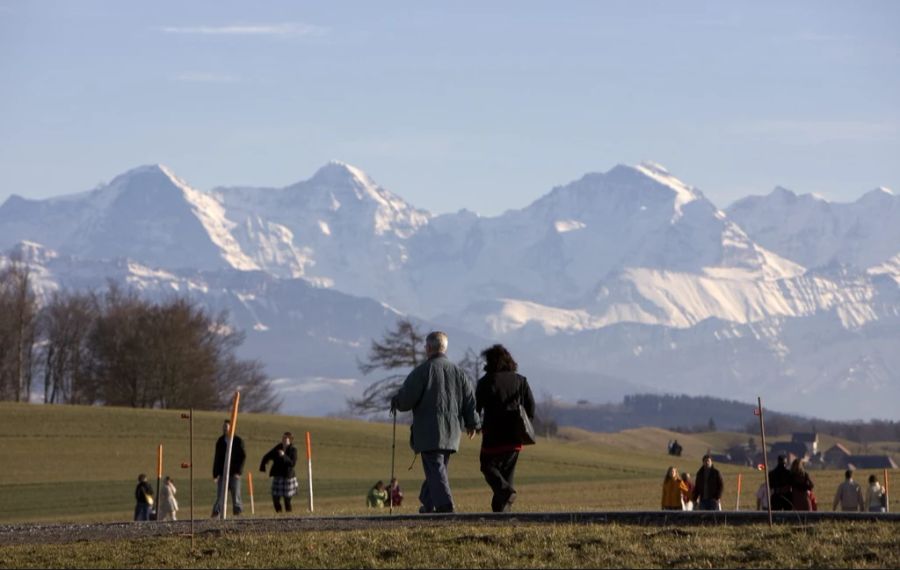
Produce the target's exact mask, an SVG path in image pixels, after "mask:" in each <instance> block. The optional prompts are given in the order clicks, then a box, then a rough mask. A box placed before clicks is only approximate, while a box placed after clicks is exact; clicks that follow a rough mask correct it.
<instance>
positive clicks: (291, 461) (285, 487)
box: [259, 431, 300, 513]
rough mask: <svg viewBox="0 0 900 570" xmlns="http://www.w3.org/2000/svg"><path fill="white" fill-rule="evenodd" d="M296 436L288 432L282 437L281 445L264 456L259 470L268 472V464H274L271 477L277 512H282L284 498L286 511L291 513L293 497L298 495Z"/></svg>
mask: <svg viewBox="0 0 900 570" xmlns="http://www.w3.org/2000/svg"><path fill="white" fill-rule="evenodd" d="M293 443H294V435H293V434H292V433H291V432H289V431H286V432H284V435H282V436H281V443H279V444H278V445H276V446H275V447H273V448H272V449H271V451H269V452H268V453H266V454H265V455H263V458H262V461H261V462H260V464H259V470H260V471H262V472H263V473H265V472H266V464H267V463H269V461H271V462H272V469H271V470H270V471H269V477H271V478H272V504H274V505H275V512H276V513H280V512H281V498H282V497H284V510H285V511H286V512H288V513H289V512H291V510H292V509H291V497H293V496H294V495H296V494H297V489H298V488H299V487H300V485H299V484H298V483H297V475H296V474H295V472H294V466H295V465H297V448H296V447H294V445H293Z"/></svg>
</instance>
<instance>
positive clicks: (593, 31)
mask: <svg viewBox="0 0 900 570" xmlns="http://www.w3.org/2000/svg"><path fill="white" fill-rule="evenodd" d="M0 77H2V81H0V180H2V186H0V200H5V199H6V197H7V196H8V195H9V194H12V193H16V194H21V195H24V196H28V197H35V198H39V197H47V196H53V195H59V194H66V193H72V192H78V191H83V190H88V189H90V188H92V187H94V186H95V185H96V184H97V183H98V182H100V181H108V180H109V179H111V178H112V177H113V176H115V175H117V174H119V173H121V172H123V171H125V170H127V169H129V168H132V167H134V166H137V165H140V164H147V163H156V162H159V163H163V164H167V165H169V166H170V167H172V168H173V169H174V171H175V172H176V173H178V174H179V175H180V176H181V177H182V178H184V179H185V180H187V181H188V182H189V183H190V184H192V185H193V186H195V187H198V188H203V189H208V188H212V187H214V186H217V185H243V184H248V185H260V186H262V185H271V186H284V185H287V184H291V183H293V182H296V181H299V180H303V179H306V178H308V177H310V176H311V175H312V174H313V172H314V171H315V170H316V169H317V168H318V167H319V166H321V165H322V164H324V163H325V162H327V161H328V160H330V159H339V160H343V161H346V162H349V163H351V164H354V165H356V166H359V167H360V168H362V169H363V170H365V171H367V172H368V173H369V174H370V175H371V176H372V177H373V178H374V179H375V180H376V181H378V182H379V183H380V184H382V185H383V186H385V187H386V188H388V189H390V190H392V191H394V192H395V193H397V194H399V195H400V196H402V197H404V198H405V199H407V200H408V201H410V202H411V203H412V204H414V205H415V206H418V207H422V208H426V209H429V210H431V211H433V212H435V213H443V212H449V211H455V210H457V209H459V208H462V207H467V208H469V209H472V210H475V211H477V212H479V213H481V214H486V215H493V214H497V213H500V212H502V211H503V210H506V209H509V208H520V207H523V206H525V205H527V204H528V203H530V202H531V201H532V200H534V199H536V198H538V197H539V196H541V195H543V194H545V193H546V192H548V191H549V190H550V189H551V188H552V187H553V186H554V185H558V184H564V183H567V182H569V181H571V180H573V179H576V178H579V177H580V176H581V175H582V174H584V173H585V172H591V171H594V172H596V171H606V170H608V169H609V168H611V167H612V166H614V165H615V164H617V163H626V164H634V163H637V162H640V161H641V160H653V161H656V162H659V163H661V164H663V165H665V166H667V167H668V168H669V170H670V171H671V172H672V173H673V174H675V175H676V176H678V177H679V178H681V179H682V180H684V181H685V182H687V183H689V184H693V185H695V186H698V187H699V188H700V189H701V190H703V191H704V192H705V193H706V195H707V196H708V197H709V198H711V199H712V200H713V201H714V202H715V203H716V204H717V205H719V206H720V207H725V206H727V205H728V204H730V203H731V202H732V201H733V200H734V199H736V198H738V197H741V196H744V195H747V194H764V193H768V192H769V191H770V190H771V189H772V188H773V187H774V186H775V185H779V184H780V185H783V186H786V187H788V188H792V189H793V190H795V191H798V192H803V193H805V192H817V193H819V194H822V195H823V196H825V197H826V198H828V199H831V200H835V201H850V200H854V199H856V198H857V197H858V196H859V195H861V194H862V193H864V192H865V191H868V190H870V189H872V188H874V187H876V186H887V187H890V188H892V189H894V190H895V191H897V192H900V2H894V1H884V2H858V1H854V2H818V1H817V2H759V1H752V2H719V1H716V2H670V1H659V2H635V1H622V2H562V3H558V2H523V1H515V2H474V1H473V2H441V3H439V2H413V1H409V2H404V3H395V2H371V1H363V2H317V3H307V2H273V1H270V2H222V1H215V2H180V1H179V2H166V1H158V0H157V1H153V2H121V1H106V2H99V1H78V2H74V1H60V2H43V1H33V0H28V1H24V0H0Z"/></svg>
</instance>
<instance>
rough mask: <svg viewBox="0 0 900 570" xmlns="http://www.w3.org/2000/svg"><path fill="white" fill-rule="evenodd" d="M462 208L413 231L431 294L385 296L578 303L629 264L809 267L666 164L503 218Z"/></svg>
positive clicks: (768, 274) (407, 300) (416, 259)
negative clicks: (754, 234)
mask: <svg viewBox="0 0 900 570" xmlns="http://www.w3.org/2000/svg"><path fill="white" fill-rule="evenodd" d="M456 217H457V218H458V220H459V221H458V222H457V223H455V220H454V219H453V216H452V215H448V216H441V217H440V218H437V219H435V220H434V221H433V223H432V224H431V225H429V226H428V227H425V228H423V229H422V230H421V231H420V232H418V233H417V234H416V235H415V236H414V237H413V239H412V240H411V244H410V261H409V263H408V264H407V269H406V271H407V272H408V273H409V274H410V275H411V276H412V280H413V281H415V283H417V284H418V285H419V286H420V288H421V289H422V290H425V291H428V292H429V293H430V294H431V295H430V296H429V298H428V299H427V300H425V299H422V298H418V299H417V298H416V297H410V296H409V294H408V291H407V290H398V291H402V294H403V295H402V296H401V295H399V294H397V295H394V296H389V297H387V298H386V300H387V301H388V302H389V303H391V304H392V305H394V306H398V307H401V308H405V309H408V310H411V311H417V312H426V311H432V313H431V314H434V312H437V311H440V312H448V313H449V312H453V311H455V310H458V309H460V308H461V307H464V306H466V305H467V304H469V303H470V302H472V300H481V299H497V298H505V299H520V300H523V301H528V302H531V303H536V304H538V305H542V306H546V307H556V308H560V309H578V308H584V300H585V299H586V298H587V297H588V296H589V295H590V294H591V293H592V292H593V291H594V290H596V289H597V288H598V287H599V286H600V285H601V284H602V283H603V282H604V280H605V279H607V278H609V277H610V276H613V275H615V274H617V273H618V272H620V271H622V270H625V269H627V268H635V267H644V268H653V269H656V270H659V271H667V272H677V273H685V274H695V275H702V276H706V277H709V278H712V277H715V276H721V277H723V278H725V279H727V280H729V281H735V280H736V279H735V276H740V277H741V278H745V279H779V278H785V277H791V276H795V275H797V274H799V273H802V272H803V268H802V267H800V266H798V265H797V264H795V263H792V262H789V261H787V260H784V259H782V258H780V257H779V256H777V255H775V254H773V253H772V252H768V251H766V250H765V249H763V248H761V247H759V246H757V245H756V244H755V243H753V242H752V241H751V240H750V239H749V238H748V237H747V236H746V234H744V232H743V230H741V228H739V227H738V226H737V225H735V224H734V223H732V222H731V221H730V220H728V219H727V217H726V216H725V214H724V213H723V212H721V211H720V210H718V209H717V208H716V207H715V206H714V205H713V204H712V203H711V202H709V200H707V199H706V198H705V197H704V196H703V195H702V194H701V193H700V192H699V191H698V190H696V189H693V188H691V187H689V186H687V185H686V184H684V183H682V182H680V181H678V180H677V179H675V178H674V177H673V176H672V175H671V174H669V173H668V172H666V171H665V170H664V169H662V167H660V166H658V165H649V166H648V165H641V166H638V167H626V166H617V167H615V168H613V169H612V170H611V171H609V172H607V173H606V174H588V175H586V176H584V177H583V178H581V179H580V180H578V181H575V182H573V183H571V184H568V185H566V186H562V187H557V188H555V189H553V191H551V192H550V193H549V194H547V195H546V196H544V197H542V198H540V199H539V200H537V201H535V202H534V203H533V204H531V205H529V206H528V207H526V208H524V209H522V210H514V211H509V212H506V213H505V214H503V215H501V216H498V217H495V218H479V217H473V216H472V215H471V214H470V213H468V212H463V213H461V214H459V215H457V216H456ZM447 275H452V276H453V278H452V279H448V278H447V277H446V276H447ZM388 295H391V292H390V291H389V292H388ZM416 301H418V304H416V305H411V303H413V302H416ZM706 316H712V314H710V315H706ZM576 320H578V319H576ZM549 326H550V328H556V327H555V325H549Z"/></svg>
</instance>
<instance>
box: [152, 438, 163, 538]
mask: <svg viewBox="0 0 900 570" xmlns="http://www.w3.org/2000/svg"><path fill="white" fill-rule="evenodd" d="M162 471H163V470H162V444H161V443H160V444H159V447H157V448H156V505H155V508H154V509H153V510H154V511H156V514H157V516H156V517H155V518H156V520H157V521H158V520H159V516H158V515H159V480H160V479H162Z"/></svg>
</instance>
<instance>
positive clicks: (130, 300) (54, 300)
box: [0, 261, 279, 411]
mask: <svg viewBox="0 0 900 570" xmlns="http://www.w3.org/2000/svg"><path fill="white" fill-rule="evenodd" d="M31 281H32V275H31V272H30V269H29V267H28V266H27V265H26V264H24V263H21V262H16V261H13V262H12V263H10V264H9V265H8V266H7V267H6V268H5V269H3V270H2V271H0V399H3V400H13V401H29V400H30V397H31V393H32V392H33V389H34V388H40V385H38V386H35V385H34V384H35V382H40V383H42V384H43V401H44V402H45V403H60V404H87V405H92V404H103V405H111V406H130V407H135V408H189V407H193V408H198V409H221V408H224V407H226V406H227V405H228V402H229V401H230V398H231V396H232V395H233V393H234V392H235V391H236V390H240V392H241V402H242V408H243V409H245V410H247V411H275V410H277V408H278V406H279V402H278V400H277V398H276V396H275V395H274V394H273V391H272V387H271V384H270V380H269V379H268V378H267V376H266V374H265V373H264V369H263V365H262V364H261V363H260V362H259V361H256V360H241V359H239V358H238V357H237V356H236V350H237V348H238V347H239V346H240V345H241V343H242V342H243V340H244V335H243V333H241V332H236V331H234V330H233V329H232V328H231V327H230V326H229V325H228V323H227V315H226V314H225V313H221V314H219V315H216V316H212V315H210V314H209V313H208V312H207V311H206V310H205V309H203V308H202V307H200V306H198V305H197V304H196V303H194V302H193V301H190V300H188V299H185V298H179V297H175V298H172V299H170V300H167V301H164V302H159V303H154V302H151V301H148V300H146V299H142V298H140V297H139V296H138V295H137V294H136V293H134V292H133V291H124V290H122V289H121V288H120V287H118V286H116V285H115V284H110V285H109V287H108V289H107V290H106V291H105V292H103V293H93V292H91V293H77V292H55V293H53V294H52V295H51V296H50V297H49V298H48V299H46V301H45V303H44V304H43V306H42V307H39V305H38V302H37V298H36V296H35V295H34V292H33V287H32V286H31Z"/></svg>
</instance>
